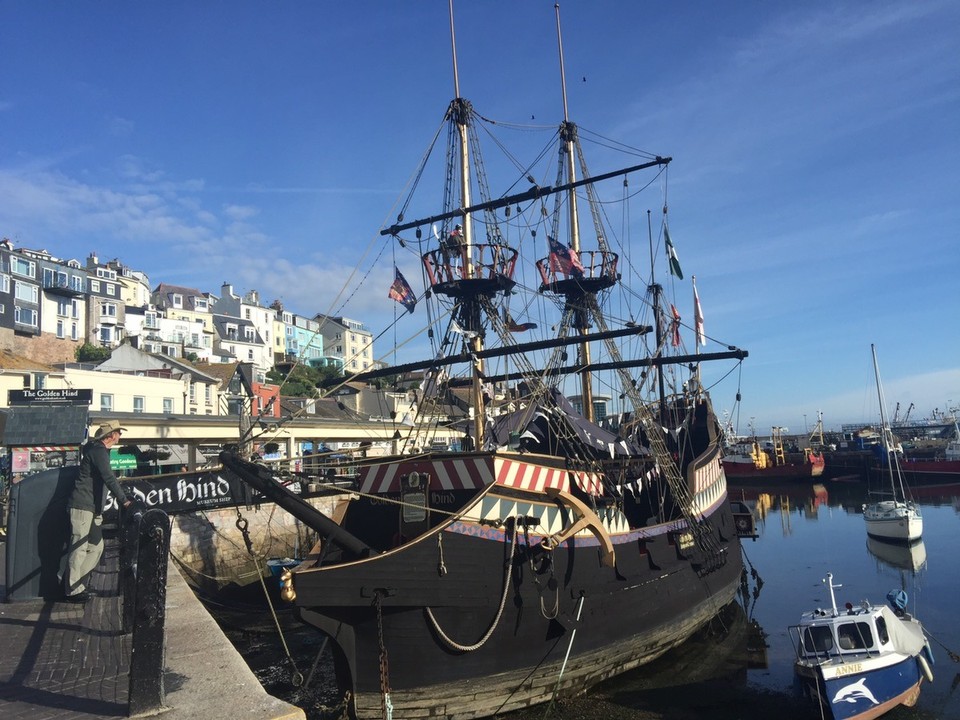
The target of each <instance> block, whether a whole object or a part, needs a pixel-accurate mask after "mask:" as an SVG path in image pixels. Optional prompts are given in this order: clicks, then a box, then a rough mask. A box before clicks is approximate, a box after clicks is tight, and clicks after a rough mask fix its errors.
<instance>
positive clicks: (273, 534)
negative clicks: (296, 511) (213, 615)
mask: <svg viewBox="0 0 960 720" xmlns="http://www.w3.org/2000/svg"><path fill="white" fill-rule="evenodd" d="M340 497H342V495H326V496H322V497H314V498H308V499H306V502H308V503H309V504H310V505H312V506H313V507H314V508H316V509H317V510H319V511H320V512H322V513H324V514H325V515H328V516H329V515H331V514H332V513H333V509H334V506H335V505H336V502H337V499H338V498H340ZM238 511H239V514H238ZM238 522H239V526H238ZM242 528H245V529H246V536H245V534H244V532H243V529H242ZM247 537H248V538H249V541H250V549H248V548H247V542H246V538H247ZM316 539H317V538H316V533H315V532H314V531H312V530H311V529H310V528H308V527H306V526H305V525H304V524H303V523H302V522H300V521H299V520H297V519H296V518H294V517H293V516H292V515H290V514H289V513H288V512H286V511H285V510H283V509H282V508H279V507H277V506H276V505H275V504H274V503H262V504H259V505H254V506H249V507H224V508H218V509H211V510H201V511H196V512H192V513H185V514H179V515H176V516H174V518H173V528H172V531H171V534H170V556H171V558H172V560H173V561H174V562H175V563H176V564H177V566H178V567H179V568H180V570H181V572H182V573H183V576H184V578H186V580H187V581H188V582H189V583H190V584H191V585H192V586H194V587H195V588H198V589H201V590H204V591H208V592H217V591H220V590H222V589H223V588H224V587H226V586H228V585H237V586H244V585H248V584H250V583H251V582H258V578H259V577H260V576H261V574H266V573H268V572H269V570H268V566H267V561H268V560H270V559H272V558H302V557H304V556H305V555H306V554H307V553H308V552H309V551H310V549H311V548H312V547H313V546H314V544H315V543H316Z"/></svg>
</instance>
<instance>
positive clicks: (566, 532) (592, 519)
mask: <svg viewBox="0 0 960 720" xmlns="http://www.w3.org/2000/svg"><path fill="white" fill-rule="evenodd" d="M546 493H547V495H548V496H549V497H551V498H553V499H554V500H559V501H560V502H562V503H563V504H564V505H566V506H567V507H568V508H570V509H571V510H573V511H574V512H576V513H577V514H579V515H580V517H579V519H577V520H576V522H574V523H573V524H571V525H568V526H567V527H565V528H564V529H563V530H561V531H560V532H556V533H554V534H553V535H549V536H547V537H545V538H544V539H543V540H542V541H541V542H540V546H541V547H542V548H543V549H544V550H553V549H554V548H556V547H558V546H560V545H562V544H563V543H565V542H566V541H567V540H569V539H570V538H571V537H573V536H574V535H576V534H577V533H578V532H580V531H581V530H584V529H587V530H589V531H590V532H592V533H593V535H594V537H595V538H597V540H599V541H600V547H601V548H603V550H602V554H601V556H600V562H601V564H603V565H606V566H607V567H613V565H614V563H615V561H616V552H615V551H614V549H613V541H611V540H610V533H608V532H607V529H606V528H605V527H604V526H603V522H601V520H600V518H599V517H597V514H596V513H595V512H594V511H593V510H591V509H590V508H589V507H587V505H586V503H584V502H583V501H582V500H579V499H578V498H575V497H574V496H573V495H571V494H570V493H568V492H565V491H563V490H560V489H559V488H546Z"/></svg>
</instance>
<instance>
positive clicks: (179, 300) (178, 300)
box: [170, 293, 183, 308]
mask: <svg viewBox="0 0 960 720" xmlns="http://www.w3.org/2000/svg"><path fill="white" fill-rule="evenodd" d="M170 300H171V302H172V303H173V306H174V307H175V308H182V307H183V295H181V294H180V293H174V294H173V297H171V299H170Z"/></svg>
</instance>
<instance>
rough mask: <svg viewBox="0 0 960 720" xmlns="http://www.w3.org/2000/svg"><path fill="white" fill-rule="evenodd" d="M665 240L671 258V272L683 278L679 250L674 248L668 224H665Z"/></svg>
mask: <svg viewBox="0 0 960 720" xmlns="http://www.w3.org/2000/svg"><path fill="white" fill-rule="evenodd" d="M663 240H664V242H665V243H666V246H667V258H669V260H670V274H671V275H676V276H677V277H678V278H680V279H681V280H683V271H682V270H680V260H678V259H677V251H676V250H674V248H673V243H672V242H671V241H670V230H668V229H667V226H666V225H664V226H663Z"/></svg>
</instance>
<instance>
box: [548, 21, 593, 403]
mask: <svg viewBox="0 0 960 720" xmlns="http://www.w3.org/2000/svg"><path fill="white" fill-rule="evenodd" d="M553 7H554V12H555V13H556V16H557V49H558V51H559V54H560V91H561V95H562V97H563V124H562V125H561V126H560V138H561V139H562V140H563V146H564V153H565V160H566V166H567V182H568V183H575V182H576V181H577V165H576V157H575V155H574V150H575V144H576V139H577V126H576V125H575V124H574V123H572V122H570V116H569V113H568V110H567V76H566V71H565V69H564V63H563V34H562V33H561V31H560V3H556V4H555V5H554V6H553ZM567 206H568V208H569V213H570V220H569V222H570V250H571V251H572V252H574V253H576V254H577V255H579V254H580V219H579V215H578V214H577V190H576V188H575V187H571V188H570V190H568V191H567ZM578 325H580V327H579V329H578V332H579V333H580V334H581V335H586V334H587V333H588V332H589V328H587V327H584V325H585V323H578ZM580 362H581V363H582V364H583V366H584V367H590V344H589V343H588V342H582V343H580ZM580 397H581V400H582V402H581V406H582V410H581V412H582V413H583V416H584V417H585V418H586V419H587V420H593V376H592V374H591V373H589V372H585V373H583V375H581V377H580Z"/></svg>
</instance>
